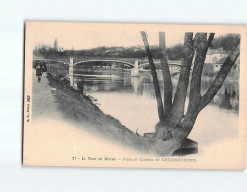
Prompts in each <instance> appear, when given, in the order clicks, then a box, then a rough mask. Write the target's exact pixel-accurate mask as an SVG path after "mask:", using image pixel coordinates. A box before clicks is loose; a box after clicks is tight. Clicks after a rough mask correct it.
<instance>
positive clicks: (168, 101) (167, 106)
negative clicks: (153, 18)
mask: <svg viewBox="0 0 247 195" xmlns="http://www.w3.org/2000/svg"><path fill="white" fill-rule="evenodd" d="M159 47H160V53H161V56H160V63H161V70H162V74H163V81H164V112H165V119H167V117H168V115H169V114H170V111H171V107H172V79H171V74H170V70H169V66H168V62H167V57H166V43H165V33H164V32H160V33H159Z"/></svg>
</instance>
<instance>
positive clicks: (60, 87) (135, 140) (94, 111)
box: [47, 73, 153, 153]
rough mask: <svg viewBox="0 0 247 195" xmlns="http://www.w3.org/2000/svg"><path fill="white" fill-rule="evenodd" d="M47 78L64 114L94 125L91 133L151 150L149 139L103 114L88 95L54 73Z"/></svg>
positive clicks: (141, 150) (145, 150) (144, 149)
mask: <svg viewBox="0 0 247 195" xmlns="http://www.w3.org/2000/svg"><path fill="white" fill-rule="evenodd" d="M47 78H48V80H49V85H50V87H52V88H55V89H56V90H54V93H55V97H56V99H57V103H58V104H59V109H62V111H63V113H64V114H66V115H68V116H70V117H73V118H74V119H75V120H76V121H78V122H80V121H81V122H83V121H84V122H85V121H87V123H88V124H87V125H89V126H90V125H91V126H94V127H96V128H94V132H91V133H93V134H96V135H99V136H100V137H102V138H104V139H108V140H110V141H113V142H117V143H119V144H122V145H124V146H127V147H131V148H133V149H136V150H138V151H140V152H142V153H150V152H152V145H153V143H152V141H151V140H149V139H147V138H145V137H142V136H139V135H137V134H135V133H133V132H132V131H130V130H129V129H128V128H126V127H125V126H123V125H122V124H121V123H120V122H119V121H118V120H117V119H115V118H113V117H111V116H110V115H105V114H104V113H103V112H102V111H101V110H100V109H99V108H98V106H97V105H95V104H94V103H93V102H92V100H91V98H90V96H86V95H83V94H80V93H79V91H78V90H75V89H74V88H72V87H70V86H69V85H68V84H67V83H66V81H63V80H60V79H59V78H58V77H56V76H55V75H51V74H49V73H48V75H47ZM92 144H93V143H92Z"/></svg>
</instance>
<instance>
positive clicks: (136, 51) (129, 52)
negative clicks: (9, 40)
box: [33, 34, 240, 60]
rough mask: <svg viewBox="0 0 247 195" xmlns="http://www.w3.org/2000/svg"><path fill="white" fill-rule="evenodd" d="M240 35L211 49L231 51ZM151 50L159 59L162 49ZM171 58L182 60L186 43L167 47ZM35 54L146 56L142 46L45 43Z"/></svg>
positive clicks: (225, 38)
mask: <svg viewBox="0 0 247 195" xmlns="http://www.w3.org/2000/svg"><path fill="white" fill-rule="evenodd" d="M239 39H240V36H239V35H238V34H227V35H223V36H219V37H217V38H215V39H214V40H213V41H212V45H211V47H210V48H211V49H219V48H222V49H223V50H225V51H226V52H228V51H230V50H231V49H232V48H233V47H235V46H236V44H237V43H239ZM150 49H151V52H152V55H153V58H154V59H159V57H160V49H159V47H158V46H152V47H151V48H150ZM166 53H167V57H168V59H169V60H181V59H182V58H183V54H184V45H182V44H177V45H175V46H172V47H169V48H167V49H166ZM33 54H34V55H35V56H42V57H44V58H69V57H76V58H80V57H81V58H82V57H83V58H84V57H112V58H138V59H144V58H145V57H146V54H145V49H144V47H142V46H133V47H104V46H103V47H97V48H93V49H84V50H74V49H70V50H63V49H62V48H54V47H51V46H48V45H45V44H40V45H38V46H36V47H35V49H34V51H33Z"/></svg>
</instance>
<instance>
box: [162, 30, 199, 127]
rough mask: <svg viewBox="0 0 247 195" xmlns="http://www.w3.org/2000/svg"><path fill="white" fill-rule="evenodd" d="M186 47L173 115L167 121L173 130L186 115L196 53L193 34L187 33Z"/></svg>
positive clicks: (173, 105)
mask: <svg viewBox="0 0 247 195" xmlns="http://www.w3.org/2000/svg"><path fill="white" fill-rule="evenodd" d="M184 46H185V53H184V57H183V61H182V65H181V70H180V76H179V81H178V85H177V90H176V94H175V97H174V100H173V104H172V109H171V113H170V115H169V117H168V121H167V122H168V126H170V127H171V128H172V127H174V126H176V125H177V124H178V123H180V121H181V120H182V118H183V115H184V105H185V99H186V95H187V89H188V82H189V76H190V69H191V64H192V60H193V57H194V52H195V49H194V47H193V33H185V36H184Z"/></svg>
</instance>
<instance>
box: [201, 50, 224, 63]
mask: <svg viewBox="0 0 247 195" xmlns="http://www.w3.org/2000/svg"><path fill="white" fill-rule="evenodd" d="M227 56H228V53H227V52H226V51H225V50H224V49H223V48H222V47H221V48H219V49H209V50H208V52H207V55H206V59H205V63H208V64H212V63H216V62H218V61H219V60H220V59H222V58H225V57H227Z"/></svg>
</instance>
